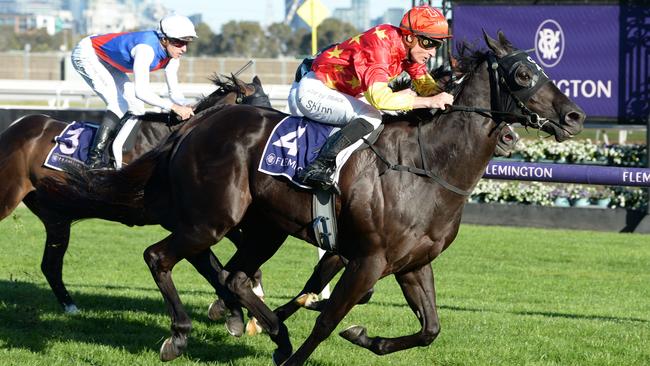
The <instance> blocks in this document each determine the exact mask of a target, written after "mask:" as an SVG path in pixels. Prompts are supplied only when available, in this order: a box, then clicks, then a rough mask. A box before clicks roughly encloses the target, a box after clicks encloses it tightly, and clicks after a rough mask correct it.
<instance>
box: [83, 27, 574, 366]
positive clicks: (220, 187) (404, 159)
mask: <svg viewBox="0 0 650 366" xmlns="http://www.w3.org/2000/svg"><path fill="white" fill-rule="evenodd" d="M485 40H486V43H487V45H488V47H489V49H490V50H489V51H487V52H479V51H476V52H472V53H471V54H467V52H463V55H462V57H461V61H460V66H459V67H460V71H461V72H462V73H463V75H464V76H463V78H462V82H460V86H459V90H458V91H457V93H456V99H455V102H454V104H455V105H454V106H452V107H451V108H450V111H447V112H445V113H436V114H432V113H431V112H430V111H426V110H420V111H414V112H413V113H410V114H408V115H406V116H403V117H400V118H393V119H391V121H387V122H388V123H386V125H385V129H384V131H383V133H382V134H381V136H380V138H379V139H378V141H377V142H376V144H375V146H374V148H373V150H363V151H360V152H357V153H356V154H354V155H353V156H352V157H351V158H350V159H349V161H348V162H347V163H346V165H345V167H344V168H343V170H342V172H341V177H340V181H339V184H340V188H341V192H342V193H341V195H340V196H339V197H338V198H337V205H336V206H337V207H336V208H337V215H338V222H339V223H340V225H339V238H338V239H339V254H340V255H341V256H342V257H344V258H345V259H346V260H347V265H346V267H345V271H344V273H343V275H342V276H341V279H340V280H339V282H338V283H337V284H336V286H335V287H334V289H333V292H332V295H331V298H330V299H329V301H328V302H327V304H325V306H324V308H323V309H322V312H321V314H320V315H319V317H318V318H317V320H316V324H315V326H314V328H313V330H312V332H311V334H310V335H309V337H308V338H307V340H306V341H305V342H304V343H303V344H302V345H301V346H300V348H299V349H298V350H297V351H296V352H295V353H292V352H293V349H292V346H291V343H290V340H289V336H288V330H287V328H286V326H285V325H284V323H283V322H282V321H281V320H282V319H281V318H280V317H278V315H277V314H276V313H274V312H273V311H271V310H270V309H269V308H268V307H267V306H266V305H265V304H264V303H263V302H262V301H260V300H259V299H258V298H257V297H256V296H255V295H254V294H253V292H252V291H251V289H250V285H249V282H250V280H249V278H250V276H252V275H253V273H255V271H256V270H257V269H258V268H259V267H260V266H261V265H262V264H263V263H264V262H265V261H267V260H268V259H269V258H270V257H271V256H272V255H273V254H274V253H275V252H276V251H277V249H278V248H279V247H280V246H281V244H282V243H283V242H284V240H285V239H286V237H287V236H288V235H292V236H294V237H297V238H300V239H303V240H306V241H308V242H310V243H312V244H314V243H315V242H316V241H315V238H314V234H313V232H312V231H311V226H312V225H311V221H312V217H311V193H310V192H309V191H306V190H302V189H298V188H296V187H295V186H293V185H291V184H290V183H288V182H287V181H286V180H284V179H279V178H276V177H271V176H268V175H265V174H262V173H260V172H258V171H257V166H258V162H259V161H260V159H261V158H262V154H263V150H264V144H265V142H266V141H267V139H268V137H269V135H270V133H271V131H272V129H273V128H274V126H275V125H276V124H277V123H278V122H279V121H280V120H281V119H283V118H284V117H285V115H284V114H282V113H279V112H277V111H274V110H269V109H261V108H253V107H249V106H222V107H218V108H215V109H214V111H211V112H210V113H205V114H204V115H201V116H199V117H198V118H197V119H196V120H195V121H196V122H197V123H196V124H195V127H194V128H193V129H192V130H190V131H189V132H187V133H185V134H183V135H178V136H173V137H172V138H171V139H170V140H168V141H167V143H166V144H165V145H164V146H162V147H161V148H158V149H156V150H155V151H153V152H151V153H149V154H146V155H144V156H143V157H142V158H140V159H138V160H136V161H135V162H133V163H132V164H131V165H130V166H128V167H126V168H125V169H123V170H122V171H119V172H114V173H113V172H110V173H96V174H95V173H93V174H91V175H89V176H78V177H77V178H78V179H82V180H85V181H86V182H87V184H75V185H74V186H75V187H77V188H83V187H85V188H87V189H88V191H87V192H79V196H80V197H83V198H84V202H87V200H95V201H96V202H98V203H102V202H103V203H104V204H108V203H110V204H113V205H127V206H134V207H140V208H141V209H142V210H148V209H153V208H155V209H156V210H159V211H163V212H164V213H165V214H166V215H168V217H169V219H168V220H167V221H166V222H165V223H164V224H165V227H166V228H168V229H169V230H170V231H171V234H170V235H169V236H168V237H166V238H165V239H163V240H161V241H160V242H158V243H156V244H154V245H152V246H150V247H149V248H147V249H146V250H145V252H144V258H145V261H146V263H147V265H148V266H149V268H150V270H151V273H152V275H153V278H154V280H155V282H156V284H157V285H158V287H159V289H160V291H161V293H162V295H163V298H164V300H165V303H166V304H167V307H168V311H169V314H170V316H171V320H172V324H171V330H172V335H171V337H170V338H168V339H167V340H166V341H165V342H164V343H163V345H162V347H161V350H160V356H161V359H163V360H171V359H174V358H176V357H178V356H179V355H180V354H181V353H182V352H183V350H184V349H185V348H186V346H187V337H188V335H189V332H190V330H191V320H190V318H189V316H188V314H187V312H186V311H185V310H184V308H183V305H182V303H181V301H180V298H179V296H178V293H177V291H176V289H175V287H174V283H173V281H172V277H171V273H172V269H173V267H174V265H175V264H176V263H178V262H179V261H180V260H182V259H188V260H190V262H192V263H193V264H196V263H197V262H200V260H198V259H197V258H199V257H204V256H205V254H204V253H205V251H206V250H207V249H208V248H209V247H210V246H211V245H213V244H214V243H216V242H218V241H219V240H221V239H222V238H223V237H224V236H225V235H226V234H227V233H229V232H230V231H231V230H232V229H233V228H240V229H242V232H243V233H244V235H243V242H242V243H240V244H241V245H239V246H238V249H237V251H236V253H235V254H234V256H233V257H232V258H231V260H230V261H229V263H228V264H227V266H226V268H225V270H222V269H221V265H220V263H218V261H216V258H212V260H213V261H212V262H210V263H207V259H205V257H204V259H203V262H204V263H203V264H204V267H200V268H201V269H200V271H201V273H202V275H204V276H205V277H206V278H208V279H209V280H210V281H211V283H213V284H215V283H220V284H221V285H224V286H226V287H227V289H228V290H229V291H231V292H232V293H233V294H234V295H235V296H236V299H237V300H238V301H239V302H241V303H242V304H243V305H244V306H245V307H246V308H248V309H249V310H250V311H251V312H252V313H253V314H254V315H255V317H256V318H257V319H258V320H259V322H260V324H261V326H262V327H263V328H264V329H265V330H266V331H267V332H268V334H269V335H270V337H271V339H272V340H273V341H274V342H275V343H276V344H277V346H278V348H277V350H276V351H275V352H274V355H273V358H274V361H275V362H276V363H282V362H284V364H285V365H298V364H302V363H304V362H305V360H307V358H308V357H309V355H310V354H311V353H312V352H313V351H314V349H315V348H316V347H317V346H318V344H319V343H320V342H322V341H323V340H325V339H326V338H327V337H328V336H329V335H330V333H331V332H332V331H333V330H334V329H335V327H336V326H337V325H338V324H339V322H340V321H341V319H342V318H343V317H344V316H345V315H346V314H347V313H348V311H349V310H350V309H351V308H352V306H354V304H356V303H357V302H358V301H359V300H360V299H361V298H362V297H363V296H364V295H365V294H366V293H367V292H368V290H369V289H371V288H372V287H373V286H374V284H375V283H376V282H377V281H378V280H379V279H381V278H383V277H385V276H388V275H390V274H393V275H395V277H396V279H397V282H398V283H399V285H400V286H401V288H402V291H403V294H404V297H405V298H406V301H407V303H408V304H409V306H410V307H411V309H412V310H413V312H414V313H415V314H416V317H417V319H418V321H419V322H420V324H421V330H420V331H419V332H417V333H415V334H411V335H406V336H402V337H397V338H384V337H372V338H371V337H368V336H367V335H366V330H365V328H363V327H361V326H355V327H352V328H349V329H347V330H345V331H344V332H342V333H341V336H343V337H344V338H345V339H347V340H349V341H350V342H352V343H354V344H357V345H360V346H362V347H365V348H368V349H370V350H371V351H373V352H375V353H377V354H380V355H381V354H387V353H391V352H395V351H399V350H403V349H407V348H411V347H415V346H424V345H428V344H430V343H431V342H432V341H433V340H434V339H435V338H436V336H437V335H438V333H439V331H440V326H439V322H438V315H437V312H436V303H435V302H436V300H435V288H434V281H433V272H432V269H431V266H430V263H431V261H432V260H433V259H435V258H436V257H437V256H438V255H440V253H442V251H443V250H445V249H446V248H447V247H448V246H449V245H450V244H451V243H452V241H453V240H454V238H455V237H456V234H457V232H458V227H459V224H460V221H461V214H462V211H463V206H464V205H465V202H466V201H467V195H468V194H469V192H471V190H472V189H473V187H474V186H475V185H476V184H477V182H478V181H479V179H481V176H482V175H483V172H484V169H485V167H486V166H487V164H488V162H489V160H490V158H491V156H492V155H493V153H494V151H495V146H496V143H497V135H498V131H499V129H500V128H501V127H502V126H503V125H504V124H505V122H514V121H519V122H522V123H525V124H526V125H528V126H530V127H532V128H540V129H541V130H543V131H546V132H548V133H551V134H553V135H554V136H555V138H556V140H557V141H558V142H561V141H564V140H566V139H569V138H571V137H573V136H574V135H575V134H577V133H579V132H580V131H581V129H582V124H583V122H584V119H585V114H584V112H583V111H582V110H581V109H580V108H579V107H578V106H577V105H576V104H574V103H573V102H572V101H571V100H570V99H569V98H567V97H566V96H565V95H564V94H562V92H560V90H559V89H558V88H557V87H556V86H555V85H554V84H553V83H551V82H548V78H547V77H546V74H545V73H544V71H543V70H542V69H541V68H540V67H539V66H538V65H537V64H535V63H534V62H533V61H532V59H530V57H528V55H527V54H526V53H525V52H523V51H520V50H517V49H515V48H514V47H513V46H512V45H511V44H510V42H509V41H508V40H507V39H506V38H505V36H504V35H503V34H502V33H499V40H498V41H497V40H494V39H491V38H490V37H488V36H487V35H485ZM465 51H467V50H465ZM208 265H209V266H211V269H212V270H210V269H206V267H207V266H208ZM195 267H197V266H196V265H195ZM197 268H199V267H197Z"/></svg>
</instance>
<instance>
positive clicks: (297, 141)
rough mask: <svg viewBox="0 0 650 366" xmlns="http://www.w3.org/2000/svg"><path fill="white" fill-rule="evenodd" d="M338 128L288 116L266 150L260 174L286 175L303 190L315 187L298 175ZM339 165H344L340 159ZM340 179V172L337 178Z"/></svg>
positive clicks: (277, 128)
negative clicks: (299, 180)
mask: <svg viewBox="0 0 650 366" xmlns="http://www.w3.org/2000/svg"><path fill="white" fill-rule="evenodd" d="M336 130H338V128H337V127H334V126H329V125H324V124H322V123H318V122H314V121H312V120H310V119H308V118H305V117H292V116H288V117H286V118H285V119H283V120H282V121H280V123H278V124H277V125H276V126H275V128H274V129H273V132H271V135H270V136H269V138H268V140H267V141H266V146H265V148H264V154H263V155H262V158H261V159H260V163H259V166H258V168H257V170H258V171H260V172H262V173H266V174H269V175H274V176H283V177H286V178H287V179H289V181H291V182H292V183H293V184H295V185H296V186H298V187H302V188H311V187H309V186H306V185H304V184H302V183H300V182H298V181H296V180H294V177H295V175H296V174H297V173H298V172H299V171H300V170H301V169H304V168H305V167H306V166H307V165H309V164H310V163H311V162H312V161H314V160H315V159H316V157H318V152H319V150H320V148H321V146H323V144H324V143H325V141H326V140H327V138H328V137H329V136H330V135H331V134H332V133H334V132H336ZM337 163H338V164H337V165H339V166H341V165H343V162H339V161H338V159H337ZM335 178H337V179H338V172H337V174H336V175H335Z"/></svg>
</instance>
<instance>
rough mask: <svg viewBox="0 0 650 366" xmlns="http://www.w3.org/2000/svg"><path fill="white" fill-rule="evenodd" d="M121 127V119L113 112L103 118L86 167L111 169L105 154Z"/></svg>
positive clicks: (89, 152)
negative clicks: (106, 161)
mask: <svg viewBox="0 0 650 366" xmlns="http://www.w3.org/2000/svg"><path fill="white" fill-rule="evenodd" d="M119 125H120V118H119V117H117V115H116V114H115V113H113V112H111V111H107V112H106V114H104V118H102V124H101V125H100V126H99V129H97V133H96V134H95V139H94V140H93V145H92V146H91V147H90V149H89V151H88V160H86V165H87V166H88V169H110V168H111V167H110V165H109V164H107V163H105V162H104V152H105V151H106V147H107V146H108V144H109V142H110V141H111V140H112V139H113V137H114V135H115V132H117V130H118V127H119Z"/></svg>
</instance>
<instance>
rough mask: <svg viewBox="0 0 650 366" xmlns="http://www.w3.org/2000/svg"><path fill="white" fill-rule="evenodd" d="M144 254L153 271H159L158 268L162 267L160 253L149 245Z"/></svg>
mask: <svg viewBox="0 0 650 366" xmlns="http://www.w3.org/2000/svg"><path fill="white" fill-rule="evenodd" d="M142 256H143V258H144V262H145V263H146V264H147V266H148V267H149V269H150V270H151V271H152V272H158V269H159V268H160V255H159V254H158V253H157V252H156V251H155V250H154V248H152V247H149V248H147V249H145V250H144V252H143V253H142Z"/></svg>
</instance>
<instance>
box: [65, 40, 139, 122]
mask: <svg viewBox="0 0 650 366" xmlns="http://www.w3.org/2000/svg"><path fill="white" fill-rule="evenodd" d="M71 59H72V66H73V67H74V68H75V70H77V72H78V73H79V74H80V75H81V76H82V77H83V78H84V80H86V82H87V83H88V85H89V86H90V87H91V88H92V90H93V91H94V92H95V93H96V94H97V95H98V96H99V97H100V98H102V100H103V101H104V103H106V108H107V109H108V110H109V111H111V112H113V113H115V114H116V115H117V116H118V117H120V118H122V116H124V114H125V113H126V112H127V111H129V110H130V111H131V112H132V113H133V114H136V115H141V114H143V113H144V103H143V102H142V101H140V100H139V99H137V98H136V97H135V88H134V85H133V82H132V81H131V80H129V77H128V76H127V75H126V74H125V73H124V72H122V71H120V70H118V69H116V68H115V67H113V66H111V65H109V64H107V63H106V62H103V61H102V60H100V59H99V57H97V54H96V53H95V50H94V48H93V46H92V42H91V40H90V37H86V38H84V39H82V40H81V41H80V42H79V44H77V46H76V47H75V48H74V50H72V56H71Z"/></svg>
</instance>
